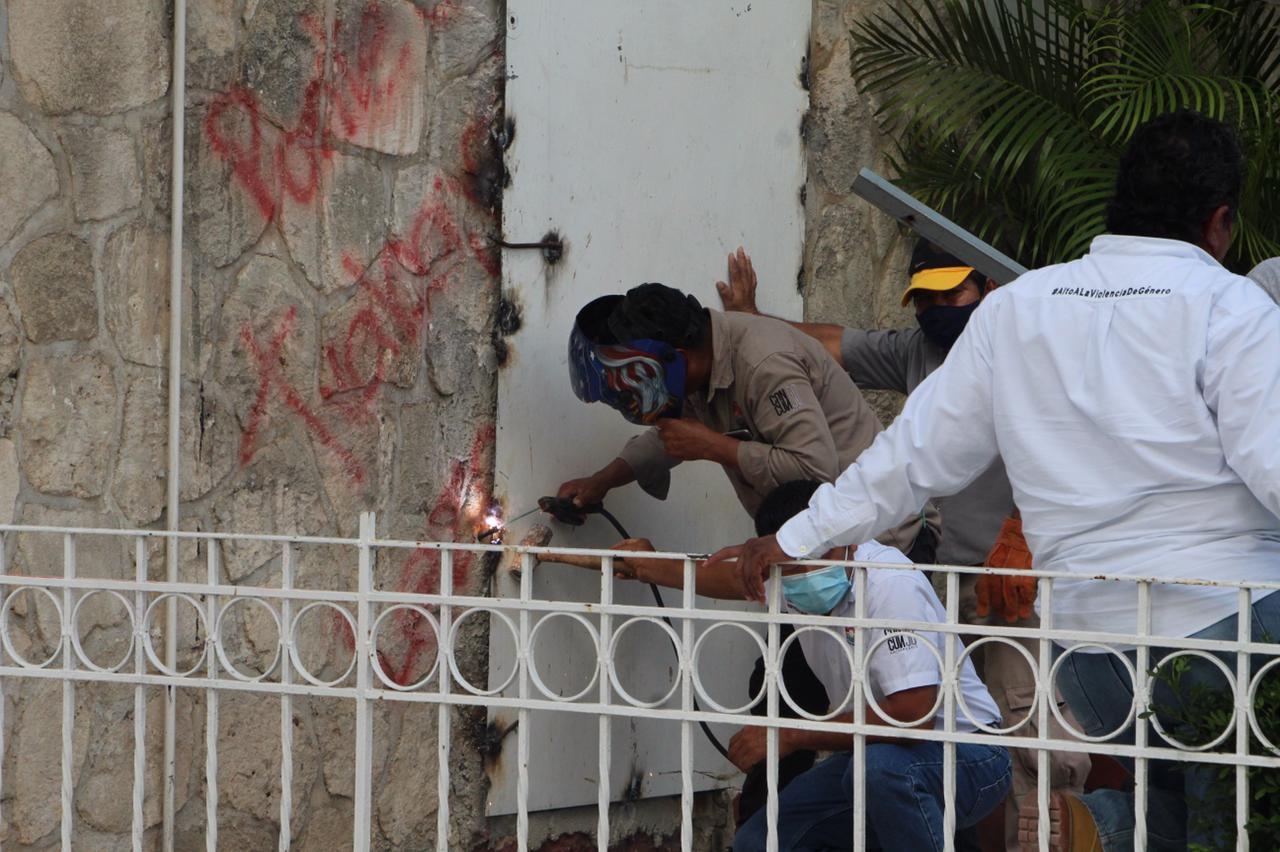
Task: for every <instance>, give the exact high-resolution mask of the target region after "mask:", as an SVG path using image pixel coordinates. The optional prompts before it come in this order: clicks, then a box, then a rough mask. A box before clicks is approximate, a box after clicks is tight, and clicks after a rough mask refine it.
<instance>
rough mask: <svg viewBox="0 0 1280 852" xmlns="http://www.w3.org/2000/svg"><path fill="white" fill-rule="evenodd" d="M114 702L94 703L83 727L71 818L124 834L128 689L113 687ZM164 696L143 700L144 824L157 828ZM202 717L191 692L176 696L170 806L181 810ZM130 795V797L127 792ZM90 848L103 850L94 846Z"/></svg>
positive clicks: (129, 767)
mask: <svg viewBox="0 0 1280 852" xmlns="http://www.w3.org/2000/svg"><path fill="white" fill-rule="evenodd" d="M114 692H115V695H114V696H111V695H109V694H107V695H102V696H101V697H102V699H109V698H111V697H114V698H115V700H114V701H110V700H99V701H97V702H96V703H95V704H94V706H93V718H92V719H90V720H87V723H86V724H85V726H84V727H86V728H87V729H89V730H91V731H92V738H91V740H90V743H89V746H88V754H87V756H86V760H85V767H84V771H83V772H82V773H81V778H82V780H81V781H80V783H79V785H78V786H77V788H76V814H77V815H78V816H79V817H80V819H82V820H83V821H84V823H85V824H86V825H88V826H90V827H92V828H94V829H96V830H98V831H101V832H109V833H112V834H127V833H128V832H129V831H130V829H131V826H132V824H133V797H132V795H131V791H132V789H133V707H134V704H133V690H132V689H123V688H117V689H116V690H114ZM164 706H165V705H164V693H163V692H161V691H160V690H150V691H149V692H148V696H147V705H146V708H147V710H146V712H147V735H146V739H145V742H146V744H147V748H146V754H147V762H146V785H145V798H144V799H143V802H142V816H143V824H144V825H145V826H146V827H148V828H150V827H151V826H155V825H159V824H160V819H161V809H162V806H163V804H164V796H163V793H162V791H163V790H164ZM203 716H204V714H203V713H200V714H197V712H196V706H195V702H194V701H193V699H192V694H191V692H189V691H187V690H179V691H178V692H177V713H176V720H177V727H176V728H175V730H176V733H177V736H176V743H177V749H176V751H175V753H174V756H175V758H176V771H175V785H174V791H175V796H174V804H175V808H177V809H179V810H180V809H181V808H182V807H183V805H185V804H186V802H187V800H188V799H189V798H190V797H191V789H192V781H193V780H194V779H193V769H194V770H195V772H196V773H199V772H201V771H202V769H203V767H201V766H199V765H197V764H195V761H194V760H193V757H194V755H193V752H194V750H195V743H196V741H197V739H198V738H199V737H200V736H201V735H202V733H203V730H202V729H203V725H204V721H203ZM126 791H130V792H126ZM95 848H102V847H100V846H96V845H95Z"/></svg>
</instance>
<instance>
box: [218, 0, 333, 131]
mask: <svg viewBox="0 0 1280 852" xmlns="http://www.w3.org/2000/svg"><path fill="white" fill-rule="evenodd" d="M327 5H328V2H326V0H273V2H270V3H253V4H250V9H251V10H252V12H251V14H247V15H246V17H247V19H248V25H247V27H246V33H245V43H244V56H243V59H242V62H241V69H240V77H239V81H240V83H242V84H243V85H244V86H246V87H247V88H248V89H249V90H250V91H252V92H253V93H254V95H255V97H256V99H257V101H258V102H259V103H260V104H261V105H262V108H263V110H264V112H265V114H266V115H267V117H268V118H270V120H272V121H273V122H275V123H276V124H277V125H278V126H280V127H284V128H286V129H295V128H297V127H298V123H299V121H300V120H301V117H302V113H303V104H304V102H305V101H306V98H307V87H308V83H309V82H310V81H311V80H313V79H317V77H318V75H317V74H316V65H317V62H323V55H324V54H323V51H324V46H325V41H326V39H325V36H324V23H323V22H324V20H325V7H326V6H327Z"/></svg>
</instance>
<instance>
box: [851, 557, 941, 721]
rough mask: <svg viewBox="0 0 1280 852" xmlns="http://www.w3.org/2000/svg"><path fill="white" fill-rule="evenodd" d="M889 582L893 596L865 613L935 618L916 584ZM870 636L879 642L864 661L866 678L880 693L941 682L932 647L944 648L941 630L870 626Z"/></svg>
mask: <svg viewBox="0 0 1280 852" xmlns="http://www.w3.org/2000/svg"><path fill="white" fill-rule="evenodd" d="M889 582H890V583H891V584H892V586H891V588H892V589H893V594H892V597H891V598H890V599H889V600H887V601H886V602H885V606H884V608H883V610H881V611H878V612H876V613H874V614H873V613H868V615H870V616H871V617H872V618H893V619H900V620H902V621H933V620H934V619H935V614H934V612H933V611H932V610H931V609H930V607H929V605H928V599H927V597H926V593H925V591H924V589H922V588H921V587H920V585H919V584H917V583H915V582H902V581H893V580H891V581H889ZM930 591H932V590H930ZM870 637H871V641H872V642H876V641H879V644H878V645H876V649H875V651H874V652H872V654H871V659H870V660H868V662H867V678H868V680H869V681H870V682H871V684H873V686H874V687H876V688H878V689H879V691H880V694H881V695H884V696H890V695H893V694H894V693H895V692H902V691H903V690H905V689H916V688H918V687H921V686H935V685H937V684H939V683H941V682H942V677H941V674H940V670H939V668H938V658H937V657H935V656H934V654H933V652H934V650H936V651H938V652H939V653H942V652H943V650H944V648H943V645H942V642H943V639H942V636H941V634H939V633H935V632H933V631H928V632H922V633H917V632H915V631H908V630H893V629H890V628H885V629H876V630H872V631H871V632H870Z"/></svg>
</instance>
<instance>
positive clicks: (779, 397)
mask: <svg viewBox="0 0 1280 852" xmlns="http://www.w3.org/2000/svg"><path fill="white" fill-rule="evenodd" d="M769 402H770V403H772V404H773V410H774V412H775V413H776V414H777V415H778V416H779V417H781V416H782V415H784V414H789V413H790V412H792V411H795V410H796V409H798V408H803V407H804V403H803V402H801V401H800V397H799V396H798V395H797V394H796V392H795V389H794V386H793V385H787V386H786V387H783V388H779V389H778V390H776V391H774V392H773V393H771V394H769Z"/></svg>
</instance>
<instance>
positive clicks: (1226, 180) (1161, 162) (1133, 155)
mask: <svg viewBox="0 0 1280 852" xmlns="http://www.w3.org/2000/svg"><path fill="white" fill-rule="evenodd" d="M1243 181H1244V155H1243V154H1242V153H1241V150H1240V139H1239V137H1238V136H1237V135H1236V132H1235V130H1233V129H1232V128H1231V127H1230V126H1228V125H1226V124H1224V123H1223V122H1221V121H1218V120H1216V119H1213V118H1209V117H1208V116H1206V115H1202V114H1201V113H1198V112H1195V111H1194V110H1189V109H1180V110H1177V111H1176V112H1170V113H1165V114H1164V115H1161V116H1157V117H1156V118H1153V119H1151V120H1150V121H1148V122H1147V123H1146V124H1144V125H1142V126H1141V127H1139V128H1138V129H1137V131H1136V132H1135V133H1134V134H1133V138H1132V139H1130V140H1129V145H1128V147H1127V148H1126V149H1125V152H1124V155H1123V156H1122V157H1121V158H1120V167H1119V170H1118V171H1117V172H1116V190H1115V195H1114V196H1113V197H1112V199H1111V202H1110V204H1108V205H1107V230H1108V231H1110V232H1111V233H1113V234H1128V235H1132V236H1140V237H1164V238H1166V239H1175V240H1182V241H1184V242H1189V243H1194V244H1197V245H1198V244H1199V243H1200V239H1201V235H1202V233H1203V231H1202V229H1203V226H1204V223H1205V222H1206V221H1208V219H1209V217H1210V216H1211V215H1213V211H1214V210H1216V209H1217V208H1219V207H1221V206H1222V205H1224V204H1225V205H1226V206H1227V208H1228V209H1229V211H1230V214H1229V215H1230V216H1231V217H1232V218H1234V216H1235V211H1236V209H1237V208H1238V207H1239V206H1240V187H1241V184H1242V183H1243Z"/></svg>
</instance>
